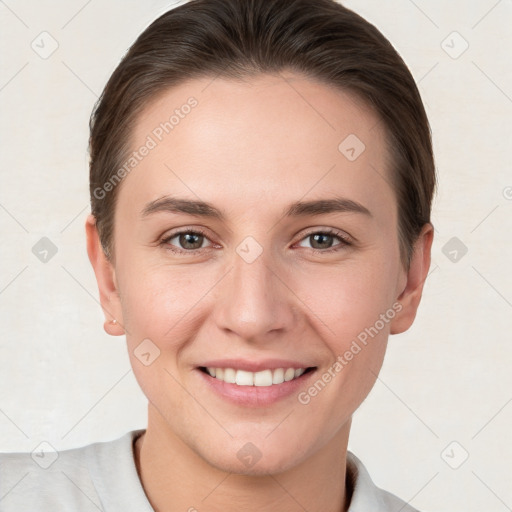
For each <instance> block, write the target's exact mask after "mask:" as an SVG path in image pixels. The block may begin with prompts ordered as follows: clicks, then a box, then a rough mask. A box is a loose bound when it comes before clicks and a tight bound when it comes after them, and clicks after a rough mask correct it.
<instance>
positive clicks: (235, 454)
mask: <svg viewBox="0 0 512 512" xmlns="http://www.w3.org/2000/svg"><path fill="white" fill-rule="evenodd" d="M258 446H261V444H259V443H258V441H257V440H255V441H254V442H251V441H246V442H241V443H240V442H236V443H234V447H232V446H227V447H221V446H220V445H217V447H216V448H217V449H215V450H209V452H208V453H205V452H204V450H203V451H202V453H201V452H200V453H199V455H200V456H202V458H203V459H204V460H205V461H206V462H207V463H208V464H210V465H211V466H213V467H215V468H217V469H219V470H221V471H225V472H228V473H233V474H237V475H246V476H265V475H269V474H271V475H273V474H279V473H283V472H285V471H288V470H290V469H292V468H294V467H295V466H297V465H298V464H300V463H301V461H302V460H303V459H304V457H305V454H304V448H303V447H302V449H301V451H300V452H299V450H298V449H296V448H293V447H291V446H289V447H286V446H284V445H283V444H281V445H280V446H276V444H272V443H270V444H269V443H267V446H266V447H262V448H261V449H260V448H258ZM218 448H221V450H222V451H220V450H218ZM223 448H224V449H223ZM285 449H287V451H284V450H285Z"/></svg>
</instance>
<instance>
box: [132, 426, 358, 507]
mask: <svg viewBox="0 0 512 512" xmlns="http://www.w3.org/2000/svg"><path fill="white" fill-rule="evenodd" d="M348 423H349V424H348V425H344V426H343V427H342V428H341V429H340V431H339V432H338V433H336V435H335V436H334V437H333V438H332V439H331V440H330V441H329V442H328V443H327V444H325V445H324V446H323V447H321V448H320V449H319V450H318V451H317V452H315V453H314V454H313V455H312V456H310V457H309V458H307V459H304V460H303V461H301V462H300V463H299V464H297V465H296V466H294V467H293V468H291V469H289V470H287V471H284V472H281V473H278V474H267V475H242V474H235V473H229V472H225V471H223V470H221V469H219V468H216V467H214V466H212V465H211V464H210V463H208V462H207V461H205V460H204V459H203V458H202V457H200V456H199V455H198V454H197V453H196V452H195V451H193V450H192V449H191V448H190V447H189V446H187V445H186V444H185V443H184V442H183V441H182V440H181V439H180V438H178V437H177V436H175V435H174V434H173V433H172V432H170V431H169V429H166V430H163V429H162V428H161V426H156V427H155V426H154V423H153V424H152V423H151V421H149V422H148V428H147V430H146V432H145V433H144V434H143V435H142V436H140V437H139V438H138V439H137V441H136V443H135V446H134V456H135V463H136V466H137V471H138V473H139V478H140V480H141V483H142V486H143V487H144V490H145V493H146V495H147V497H148V499H149V501H150V503H151V506H152V508H153V509H154V510H155V512H178V511H180V512H183V511H190V512H203V511H212V512H213V511H215V512H216V511H222V512H235V511H236V512H238V511H240V510H244V511H247V512H253V511H254V512H256V511H258V512H274V511H279V512H299V511H300V512H303V511H304V510H307V511H308V512H320V511H322V512H344V511H346V510H347V508H348V501H349V500H350V496H347V494H346V489H345V476H346V474H345V472H346V454H347V443H348V431H349V429H350V422H348Z"/></svg>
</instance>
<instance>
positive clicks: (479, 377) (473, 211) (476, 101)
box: [0, 0, 512, 512]
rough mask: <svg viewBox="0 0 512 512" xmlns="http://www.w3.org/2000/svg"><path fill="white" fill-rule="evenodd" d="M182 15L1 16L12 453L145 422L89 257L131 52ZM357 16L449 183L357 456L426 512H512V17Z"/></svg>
mask: <svg viewBox="0 0 512 512" xmlns="http://www.w3.org/2000/svg"><path fill="white" fill-rule="evenodd" d="M171 5H172V2H164V1H157V0H152V1H145V2H143V1H138V2H136V1H121V0H110V1H102V2H100V1H98V0H92V1H89V2H85V1H83V0H80V1H64V0H59V1H57V0H55V1H52V2H37V1H35V0H31V1H28V0H27V1H19V2H15V1H13V0H11V1H5V2H2V1H0V33H1V36H0V39H1V45H2V61H1V75H0V108H1V112H2V115H1V118H0V130H1V153H0V158H1V170H0V172H1V183H2V186H1V191H0V226H1V233H2V243H1V247H2V250H1V260H0V268H1V274H0V315H1V320H0V329H1V338H0V376H1V386H0V434H1V436H0V451H31V450H33V449H34V448H35V447H36V446H38V445H39V443H41V442H42V441H47V442H49V443H50V444H51V445H52V446H54V447H55V448H56V449H57V450H60V449H65V448H70V447H75V446H80V445H83V444H88V443H91V442H94V441H102V440H109V439H113V438H116V437H119V436H120V435H122V434H123V433H124V432H126V431H127V430H130V429H134V428H141V427H144V426H145V424H146V423H145V422H146V400H145V397H144V396H143V394H142V392H141V391H140V389H139V387H138V385H137V383H136V381H135V378H134V376H133V373H132V371H131V368H130V364H129V361H128V355H127V353H126V347H125V341H124V337H117V338H113V337H110V336H108V335H107V334H105V332H104V331H103V327H102V325H103V315H102V312H101V308H100V306H99V303H98V293H97V287H96V282H95V279H94V274H93V271H92V268H91V267H90V264H89V261H88V259H87V254H86V250H85V233H84V221H85V218H86V215H87V213H88V211H89V198H88V168H87V162H88V156H87V138H88V118H89V115H90V112H91V110H92V107H93V104H94V102H95V101H96V99H97V96H98V95H99V94H100V92H101V90H102V88H103V86H104V85H105V83H106V80H107V79H108V77H109V75H110V74H111V72H112V71H113V70H114V68H115V66H116V65H117V63H118V62H119V60H120V58H121V57H122V55H123V54H124V52H125V51H126V49H127V48H128V46H129V45H130V44H131V43H132V42H133V40H134V39H135V37H136V36H137V35H138V34H139V33H140V32H141V31H142V30H143V29H144V28H145V27H146V26H147V25H148V24H149V23H150V22H151V21H152V20H154V19H155V18H156V17H157V16H158V15H159V14H161V13H163V12H164V11H166V10H167V9H168V8H169V7H170V6H171ZM345 5H347V6H348V7H350V8H352V9H354V10H355V11H356V12H358V13H359V14H361V15H362V16H363V17H365V18H367V19H368V20H369V21H371V22H372V23H374V24H375V25H376V26H377V27H378V28H379V29H380V30H381V31H382V32H383V33H384V35H386V36H387V37H388V38H389V39H390V41H391V42H392V43H393V44H394V46H395V47H396V48H397V50H398V51H399V53H400V54H401V55H402V56H403V58H404V60H405V61H406V63H407V64H408V65H409V67H410V69H411V71H412V73H413V75H414V77H415V78H416V80H417V82H418V83H419V87H420V91H421V94H422V97H423V99H424V102H425V105H426V109H427V113H428V115H429V118H430V121H431V126H432V130H433V135H434V146H435V154H436V162H437V167H438V172H439V185H440V187H439V193H438V195H437V196H436V199H435V203H434V213H433V223H434V226H435V228H436V236H435V240H434V246H433V262H432V267H431V272H430V276H429V278H428V280H427V283H426V288H425V292H424V299H423V303H422V305H421V306H420V311H419V314H418V317H417V320H416V322H415V324H414V326H413V327H412V328H411V329H410V330H409V331H408V332H407V333H405V334H402V335H399V336H392V337H391V338H390V343H389V350H388V354H387V359H386V361H385V364H384V367H383V369H382V372H381V374H380V377H379V380H378V381H377V383H376V385H375V388H374V389H373V391H372V392H371V394H370V396H369V397H368V399H367V400H366V401H365V402H364V403H363V405H362V406H361V408H360V409H359V411H358V412H357V413H356V415H355V417H354V422H353V428H352V437H351V441H350V445H349V448H350V449H351V450H352V451H353V452H354V453H356V454H357V455H358V456H359V457H360V458H361V459H362V460H363V462H364V463H365V464H366V466H367V467H368V469H369V471H370V474H371V475H372V477H373V479H374V480H375V482H376V483H377V484H378V485H379V486H381V487H383V488H385V489H388V490H390V491H391V492H394V493H396V494H398V495H399V496H401V497H402V498H404V499H406V500H411V504H413V505H414V506H415V507H417V508H419V509H421V510H425V511H434V510H438V511H447V512H448V511H449V512H462V511H464V512H476V511H482V510H486V511H487V512H492V511H496V512H501V511H505V510H512V485H511V480H510V478H511V476H510V475H511V474H512V442H511V436H510V432H511V428H512V372H511V371H510V363H511V361H512V336H511V331H512V315H511V313H512V309H511V308H512V276H511V273H510V271H509V265H510V262H511V261H512V251H511V244H510V233H511V228H512V222H511V213H512V173H511V165H510V161H511V159H510V153H509V152H510V148H511V147H512V137H511V129H510V124H511V123H510V119H511V114H512V71H511V66H510V52H511V50H512V36H511V31H510V26H511V25H512V2H511V0H500V1H496V0H478V1H463V0H453V1H450V2H447V1H443V0H415V1H412V0H388V1H386V2H382V1H381V0H351V1H347V2H345ZM44 31H46V32H48V33H49V34H50V36H48V35H45V34H43V35H41V33H42V32H44ZM454 32H456V33H454ZM52 40H55V41H56V42H55V43H54V42H53V41H52ZM52 44H53V45H55V44H58V48H57V49H56V50H55V51H54V53H53V54H52V55H50V56H48V55H46V54H45V52H49V51H50V50H51V49H52ZM466 45H468V47H467V49H465V48H466ZM464 50H465V51H464ZM42 57H47V58H42ZM42 237H47V238H48V239H50V240H51V242H52V243H53V244H54V245H55V246H56V248H57V253H56V254H55V255H53V256H51V252H49V253H48V255H47V259H48V261H47V262H46V263H44V262H42V261H40V259H38V258H37V257H36V255H35V254H34V253H33V251H32V249H33V247H34V246H35V245H36V244H37V243H38V242H39V241H40V239H41V238H42ZM454 237H455V240H451V239H452V238H454ZM450 240H451V241H450ZM447 244H448V245H447ZM463 246H465V247H466V248H467V254H465V255H463ZM37 247H39V246H36V248H37ZM39 250H41V249H40V248H39ZM454 251H455V252H454ZM36 252H37V251H36ZM43 255H44V253H43ZM453 259H455V261H452V260H453ZM454 442H455V443H454ZM466 454H468V458H467V460H466V461H465V462H463V463H462V464H461V462H462V461H463V459H464V458H465V457H466ZM459 464H461V465H460V467H458V468H457V469H454V467H456V466H458V465H459Z"/></svg>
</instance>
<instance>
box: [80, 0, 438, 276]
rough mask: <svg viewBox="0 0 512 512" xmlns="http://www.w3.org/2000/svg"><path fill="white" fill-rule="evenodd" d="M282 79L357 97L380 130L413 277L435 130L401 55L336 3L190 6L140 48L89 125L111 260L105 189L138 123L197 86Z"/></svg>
mask: <svg viewBox="0 0 512 512" xmlns="http://www.w3.org/2000/svg"><path fill="white" fill-rule="evenodd" d="M282 70H291V71H295V72H299V73H302V74H304V75H306V76H309V77H311V78H314V79H317V80H320V81H322V82H323V83H326V84H329V85H334V86H336V87H338V88H340V89H342V90H345V91H348V92H352V93H354V94H355V95H357V96H358V97H359V98H362V99H363V100H364V101H365V103H366V104H367V105H369V106H370V107H371V108H372V109H373V110H374V111H375V112H376V113H377V114H378V116H379V117H380V119H381V120H382V122H383V124H384V127H385V131H386V136H387V140H388V146H389V150H390V154H391V155H392V161H391V167H392V168H391V179H392V182H393V187H394V189H395V192H396V196H397V202H398V214H399V220H398V234H399V240H400V254H401V259H402V262H403V264H404V265H405V266H406V268H408V267H409V263H410V258H411V256H412V249H413V244H414V241H415V240H416V238H417V236H418V234H419V232H420V230H421V228H422V227H423V225H424V224H425V223H427V222H430V211H431V204H432V196H433V193H434V189H435V186H436V175H435V164H434V157H433V151H432V140H431V131H430V125H429V122H428V119H427V115H426V113H425V109H424V107H423V103H422V101H421V97H420V94H419V91H418V89H417V87H416V84H415V82H414V79H413V77H412V75H411V73H410V71H409V70H408V68H407V66H406V65H405V63H404V61H403V60H402V58H401V57H400V55H399V54H398V53H397V52H396V50H395V49H394V48H393V46H392V45H391V44H390V42H389V41H388V40H387V39H386V38H385V37H384V36H383V35H382V34H381V33H380V32H379V31H378V30H377V29H376V28H375V27H374V26H373V25H372V24H370V23H369V22H367V21H366V20H365V19H363V18H362V17H361V16H359V15H358V14H356V13H354V12H353V11H351V10H349V9H347V8H346V7H344V6H342V5H341V4H339V3H337V2H336V1H334V0H279V1H269V0H191V1H189V2H187V3H185V4H183V5H180V6H178V7H176V8H174V9H172V10H170V11H168V12H166V13H165V14H163V15H162V16H160V17H159V18H158V19H157V20H155V21H154V22H153V23H152V24H151V25H150V26H149V27H148V28H147V29H146V30H145V31H144V32H143V33H142V34H141V35H140V36H139V37H138V38H137V40H136V41H135V43H134V44H133V45H132V46H131V48H130V49H129V50H128V52H127V53H126V55H125V56H124V57H123V59H122V61H121V62H120V64H119V65H118V66H117V68H116V69H115V71H114V72H113V74H112V76H111V77H110V79H109V80H108V83H107V84H106V86H105V89H104V90H103V93H102V95H101V97H100V98H99V100H98V102H97V104H96V105H95V108H94V111H93V113H92V115H91V119H90V139H89V151H90V194H91V209H92V214H93V215H94V216H95V218H96V225H97V228H98V232H99V236H100V240H101V244H102V246H103V249H104V251H105V254H106V256H107V258H109V259H110V260H111V261H113V259H114V258H113V256H114V248H113V225H114V211H115V205H116V198H117V193H118V187H115V186H110V187H106V186H105V184H108V183H113V181H112V178H116V176H115V174H116V171H118V170H119V169H120V167H121V166H122V165H123V162H124V161H126V157H127V155H128V154H129V151H130V135H131V132H132V131H133V127H134V123H135V121H136V118H137V115H138V114H140V112H141V111H142V109H143V108H144V107H145V106H146V105H147V104H148V102H149V101H150V100H153V99H155V98H156V97H157V96H158V95H159V94H160V93H162V92H164V91H165V90H166V89H168V88H169V87H172V86H174V85H177V84H179V83H181V82H184V81H185V80H189V79H193V78H199V77H207V76H211V77H214V76H221V77H226V78H237V79H238V78H242V77H245V76H251V75H254V74H257V73H276V72H279V71H282ZM340 142H341V141H340ZM123 175H124V174H118V175H117V179H119V178H120V177H122V176H123ZM379 179H380V178H379ZM106 192H108V193H106Z"/></svg>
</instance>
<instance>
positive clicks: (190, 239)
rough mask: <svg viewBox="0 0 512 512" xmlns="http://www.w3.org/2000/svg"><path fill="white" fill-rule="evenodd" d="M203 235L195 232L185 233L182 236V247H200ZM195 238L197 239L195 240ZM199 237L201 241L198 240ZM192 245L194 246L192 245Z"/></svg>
mask: <svg viewBox="0 0 512 512" xmlns="http://www.w3.org/2000/svg"><path fill="white" fill-rule="evenodd" d="M202 237H203V235H197V234H194V233H185V234H183V235H181V236H180V244H181V245H182V247H185V248H186V249H199V247H201V245H202V240H201V239H202ZM194 239H195V241H194ZM198 239H199V242H198ZM190 245H192V246H193V247H190Z"/></svg>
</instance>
